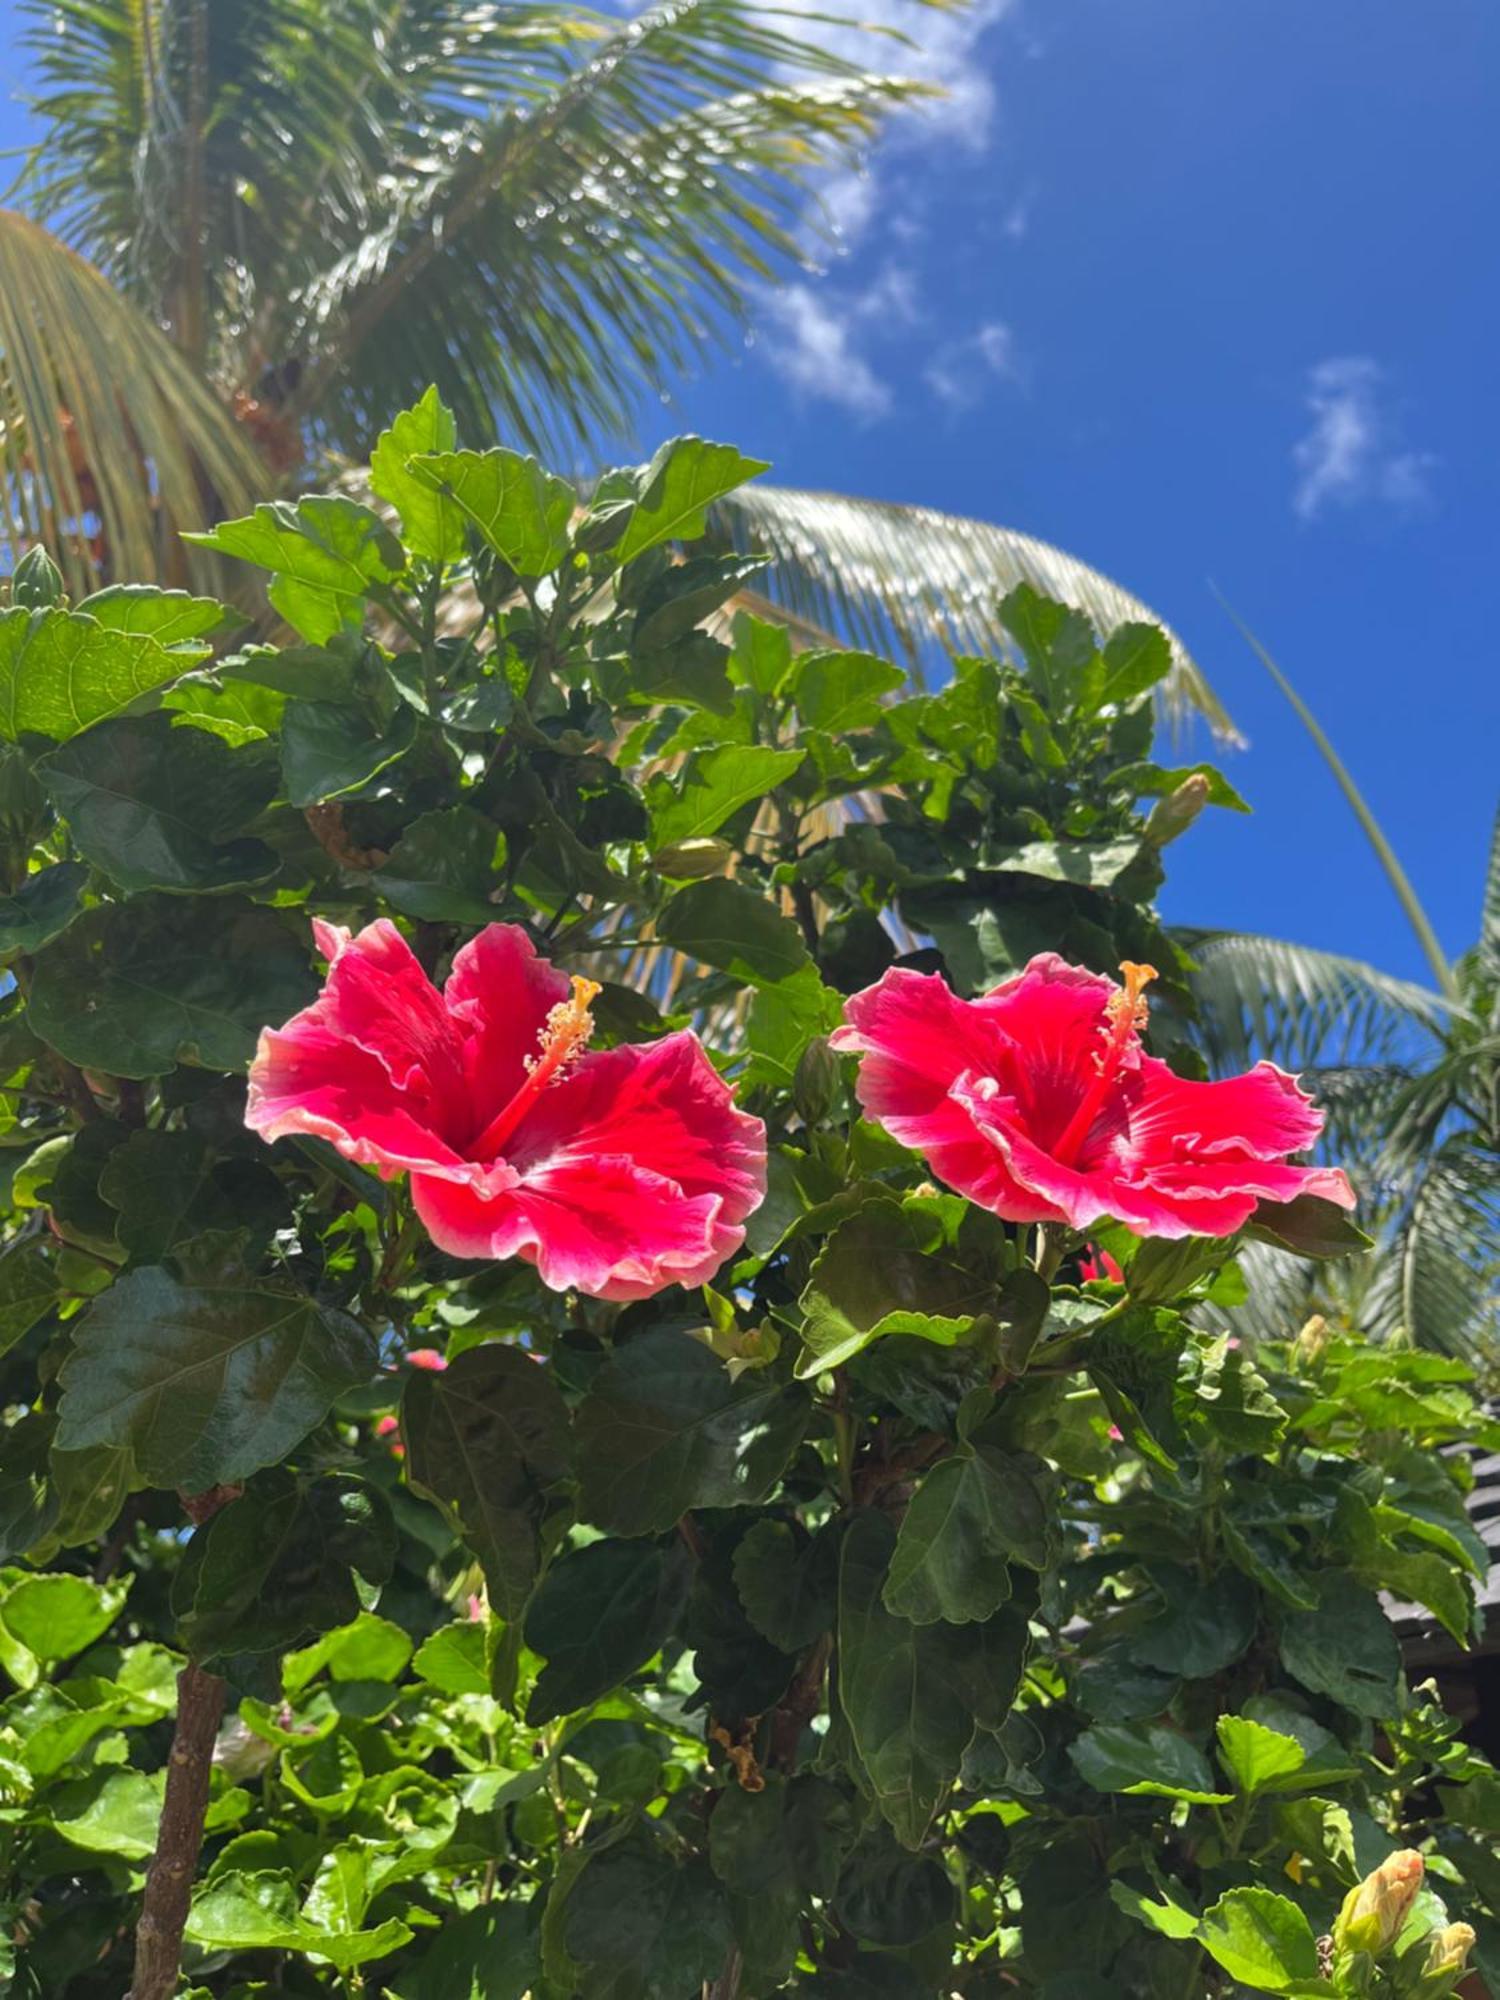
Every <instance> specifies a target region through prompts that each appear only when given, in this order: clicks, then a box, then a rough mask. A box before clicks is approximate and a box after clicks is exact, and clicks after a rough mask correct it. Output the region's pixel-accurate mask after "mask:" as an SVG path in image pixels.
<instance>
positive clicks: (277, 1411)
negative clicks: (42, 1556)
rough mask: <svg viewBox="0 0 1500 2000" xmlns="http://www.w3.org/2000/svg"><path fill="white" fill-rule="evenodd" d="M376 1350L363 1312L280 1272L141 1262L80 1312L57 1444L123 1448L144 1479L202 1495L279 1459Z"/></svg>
mask: <svg viewBox="0 0 1500 2000" xmlns="http://www.w3.org/2000/svg"><path fill="white" fill-rule="evenodd" d="M375 1360H376V1356H375V1348H374V1343H373V1341H372V1340H371V1338H370V1335H369V1334H368V1333H367V1332H366V1331H365V1329H364V1327H363V1326H361V1325H360V1323H359V1321H358V1320H355V1319H352V1318H350V1317H349V1315H348V1314H346V1313H340V1312H336V1311H334V1310H333V1309H332V1308H331V1307H328V1306H323V1305H320V1304H318V1302H317V1301H316V1300H314V1299H312V1298H309V1297H308V1295H307V1294H306V1293H305V1292H299V1291H297V1290H295V1289H294V1288H293V1287H292V1286H290V1285H287V1284H285V1283H283V1282H281V1281H280V1280H278V1279H273V1278H259V1277H254V1276H251V1275H250V1274H248V1273H246V1272H244V1271H237V1270H227V1271H224V1272H222V1273H214V1274H212V1275H205V1276H204V1277H202V1278H200V1279H198V1280H197V1281H196V1282H184V1281H183V1280H181V1279H179V1278H177V1277H174V1276H173V1274H172V1273H171V1272H170V1271H168V1270H166V1269H165V1268H163V1267H161V1266H154V1265H153V1266H148V1267H147V1268H146V1269H144V1270H139V1271H130V1272H127V1273H126V1275H125V1276H124V1277H123V1278H119V1279H117V1280H116V1281H115V1283H114V1284H113V1285H112V1286H111V1287H110V1289H109V1290H108V1291H107V1292H105V1293H104V1294H102V1296H101V1297H99V1298H97V1299H95V1301H94V1302H93V1304H92V1305H91V1306H90V1307H89V1309H88V1312H87V1313H86V1314H85V1316H84V1318H83V1320H82V1321H81V1323H80V1325H79V1327H78V1330H77V1332H76V1334H75V1335H74V1341H73V1348H72V1351H71V1353H70V1354H69V1356H68V1359H67V1361H66V1362H65V1363H64V1365H63V1370H62V1382H63V1396H62V1401H61V1403H60V1404H59V1407H58V1427H57V1442H58V1445H59V1447H60V1448H61V1449H63V1450H64V1451H83V1450H86V1449H87V1448H88V1447H89V1446H90V1445H122V1446H126V1447H128V1448H129V1450H130V1452H131V1455H132V1456H133V1458H134V1460H135V1463H136V1465H137V1467H138V1468H139V1471H140V1473H141V1477H142V1478H143V1479H145V1480H147V1481H148V1482H149V1483H150V1484H152V1485H153V1486H168V1487H170V1486H182V1487H185V1488H186V1489H187V1490H188V1492H190V1493H201V1492H204V1491H205V1490H206V1489H207V1488H208V1487H210V1486H216V1485H227V1484H229V1483H230V1482H232V1481H235V1480H240V1479H244V1478H246V1477H248V1475H249V1474H250V1473H252V1472H254V1471H256V1470H257V1469H258V1468H259V1467H261V1466H264V1465H273V1464H275V1463H276V1462H277V1460H279V1459H281V1458H283V1457H284V1456H285V1455H286V1453H287V1452H289V1451H290V1450H291V1449H292V1447H293V1446H294V1445H296V1444H298V1443H300V1442H301V1440H302V1439H303V1438H304V1437H306V1435H307V1433H308V1432H309V1431H310V1430H311V1429H312V1427H313V1425H314V1424H316V1423H319V1422H320V1421H321V1420H322V1418H323V1417H324V1416H325V1415H326V1414H327V1412H328V1410H329V1409H330V1408H331V1407H332V1405H333V1402H334V1399H335V1398H336V1397H337V1396H340V1395H342V1394H343V1393H344V1392H345V1391H346V1390H348V1389H352V1388H355V1387H357V1386H358V1385H359V1384H361V1383H363V1382H365V1381H367V1380H368V1379H369V1377H370V1376H371V1374H372V1373H373V1372H374V1368H375Z"/></svg>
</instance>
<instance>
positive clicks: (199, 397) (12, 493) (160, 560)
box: [0, 211, 267, 591]
mask: <svg viewBox="0 0 1500 2000" xmlns="http://www.w3.org/2000/svg"><path fill="white" fill-rule="evenodd" d="M0 481H3V488H4V507H5V512H4V520H3V522H0V561H4V560H5V558H7V557H8V559H9V560H8V563H7V565H6V566H10V565H13V564H14V562H15V561H16V559H17V558H18V557H19V555H20V554H21V553H23V552H24V550H25V549H26V548H27V547H29V546H30V545H31V544H32V543H34V542H44V543H45V544H46V546H47V547H48V549H49V550H51V551H52V553H53V554H54V555H55V556H56V558H57V559H58V561H59V563H60V564H61V565H62V568H63V571H64V573H65V575H66V576H67V578H68V580H69V584H70V587H72V588H73V589H75V590H79V591H81V590H84V589H87V588H89V587H92V586H93V585H94V584H96V583H98V582H99V581H101V580H107V579H108V578H109V577H112V576H128V577H131V578H133V579H152V578H162V577H173V576H176V575H177V574H178V572H179V569H180V568H185V569H186V570H187V571H188V572H190V573H192V572H195V571H196V570H197V569H199V568H200V567H201V565H199V564H198V560H197V559H196V558H188V557H186V556H185V555H184V552H183V551H182V550H181V548H180V546H179V544H178V543H177V539H176V531H177V530H179V529H182V528H194V527H205V526H207V525H208V524H209V521H210V519H211V518H212V516H211V511H210V510H211V508H212V506H213V505H214V504H218V505H219V506H220V507H222V508H223V510H224V511H226V512H228V513H239V512H242V511H244V510H245V509H246V508H247V507H249V506H251V505H253V504H254V502H255V501H256V500H257V499H260V498H263V497H264V493H265V489H266V484H267V479H266V473H265V470H264V468H263V467H262V466H261V464H260V462H259V461H258V460H257V458H256V457H255V455H254V453H253V452H252V451H251V449H250V447H249V445H248V444H247V443H246V441H245V439H244V437H243V435H242V433H241V431H240V429H239V427H238V425H236V423H235V422H234V420H233V418H232V417H231V415H230V413H229V412H228V411H227V410H226V409H225V408H224V406H223V405H222V404H221V403H220V402H219V401H218V399H217V398H216V397H215V396H214V394H213V393H212V391H211V390H209V389H208V388H207V387H206V386H205V384H204V383H203V382H202V381H201V380H200V379H199V378H198V376H196V375H195V374H194V373H193V371H192V369H191V368H189V367H188V366H187V364H186V363H185V362H184V361H183V360H182V358H181V357H180V356H179V355H178V354H177V353H176V352H175V351H174V349H173V348H172V346H171V344H170V343H169V342H168V341H167V339H166V338H165V336H164V335H163V334H162V333H160V332H159V331H158V330H157V328H156V327H154V326H152V325H151V323H150V322H149V320H147V319H146V318H145V316H144V315H143V314H142V313H141V312H139V311H138V310H137V308H136V307H135V306H133V305H132V304H131V303H130V302H129V301H128V300H126V299H123V298H121V297H120V295H119V294H118V293H117V292H115V291H114V290H113V289H112V288H111V287H110V285H109V284H108V283H107V282H106V281H105V279H104V278H103V277H102V276H101V275H100V274H99V272H97V271H96V270H94V269H93V267H92V266H91V265H89V264H86V263H85V262H84V261H83V259H82V258H81V257H79V256H77V255H75V253H74V252H73V251H72V250H70V249H68V248H67V246H66V245H64V244H62V243H60V242H59V241H58V239H57V238H56V237H54V236H52V235H50V234H49V233H48V231H46V230H45V229H43V228H41V227H40V226H39V225H38V224H36V223H34V222H30V221H28V220H26V219H25V218H23V217H21V216H17V215H14V214H12V213H10V212H9V211H0Z"/></svg>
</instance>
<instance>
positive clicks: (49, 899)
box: [0, 861, 89, 965]
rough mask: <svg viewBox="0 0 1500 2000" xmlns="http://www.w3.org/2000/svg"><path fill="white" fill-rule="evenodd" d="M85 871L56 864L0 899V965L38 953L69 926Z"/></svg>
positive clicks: (70, 863)
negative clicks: (21, 955)
mask: <svg viewBox="0 0 1500 2000" xmlns="http://www.w3.org/2000/svg"><path fill="white" fill-rule="evenodd" d="M88 877H89V871H88V870H87V868H85V867H84V866H83V865H82V863H81V862H77V861H56V862H53V863H52V864H51V866H50V867H46V868H39V869H37V871H36V873H35V874H34V875H28V876H27V878H26V880H25V881H24V882H22V883H21V884H20V886H19V887H18V888H16V889H14V890H12V891H11V892H10V893H9V894H7V895H0V965H9V964H10V963H11V961H12V960H13V959H15V958H16V957H18V956H19V955H20V954H21V953H22V952H25V953H28V954H29V953H32V952H38V951H40V950H41V949H42V947H43V945H48V944H51V942H52V940H53V939H54V938H55V937H61V935H62V933H63V932H64V931H65V930H66V929H67V928H68V925H69V924H70V923H72V921H73V919H74V917H76V916H77V914H78V903H79V897H80V896H81V895H82V893H83V888H84V884H85V883H86V882H87V881H88Z"/></svg>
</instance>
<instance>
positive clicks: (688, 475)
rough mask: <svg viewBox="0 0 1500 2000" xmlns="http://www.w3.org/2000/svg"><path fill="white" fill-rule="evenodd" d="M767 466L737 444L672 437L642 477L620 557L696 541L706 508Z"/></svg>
mask: <svg viewBox="0 0 1500 2000" xmlns="http://www.w3.org/2000/svg"><path fill="white" fill-rule="evenodd" d="M766 469H767V468H766V465H765V463H764V461H763V460H760V459H755V458H742V457H741V456H740V454H739V453H738V452H737V451H736V450H735V449H734V447H733V446H732V445H727V444H710V443H708V442H707V441H706V440H705V439H703V438H699V437H680V438H673V439H671V440H670V441H669V442H668V443H666V444H664V445H663V446H662V447H661V449H660V451H658V452H657V454H656V456H655V458H653V459H652V461H651V463H650V464H649V465H648V466H647V467H646V468H645V470H644V472H643V473H642V474H641V475H640V489H639V491H640V497H639V499H638V500H637V501H636V504H635V506H634V507H633V508H632V509H631V510H630V513H629V515H628V517H627V519H626V526H625V532H624V533H623V534H622V535H621V537H620V539H619V540H618V541H617V542H616V543H615V545H614V548H613V550H612V551H611V553H612V554H613V556H614V558H615V560H616V561H617V562H620V563H628V562H633V561H634V560H635V558H636V557H637V556H638V555H642V554H644V552H645V551H646V550H647V549H652V548H655V547H656V546H657V544H658V543H659V542H669V541H684V542H691V541H696V540H697V538H698V537H699V536H700V535H701V534H702V533H703V529H704V514H705V510H706V509H707V508H708V507H709V506H711V505H712V503H713V502H714V501H715V500H719V499H722V498H723V496H724V495H725V494H726V493H732V492H733V491H734V490H735V488H736V487H737V486H743V485H744V484H745V481H746V480H747V479H753V478H754V477H755V475H756V474H757V473H758V472H764V471H766Z"/></svg>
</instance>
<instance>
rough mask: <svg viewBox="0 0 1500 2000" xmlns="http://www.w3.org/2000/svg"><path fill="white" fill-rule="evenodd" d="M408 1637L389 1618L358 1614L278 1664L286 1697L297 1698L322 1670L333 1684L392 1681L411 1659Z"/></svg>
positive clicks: (368, 1613) (364, 1613)
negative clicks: (288, 1695) (341, 1682)
mask: <svg viewBox="0 0 1500 2000" xmlns="http://www.w3.org/2000/svg"><path fill="white" fill-rule="evenodd" d="M411 1654H412V1643H411V1639H410V1637H409V1636H408V1635H407V1634H406V1633H405V1632H403V1631H402V1629H401V1627H400V1626H399V1625H395V1624H393V1623H392V1622H391V1620H390V1619H389V1618H378V1617H377V1616H376V1615H375V1613H374V1612H373V1611H361V1612H360V1614H359V1616H358V1617H357V1618H355V1619H354V1620H352V1622H351V1623H349V1624H348V1625H338V1626H335V1627H334V1629H333V1630H332V1631H331V1632H325V1633H324V1634H323V1636H322V1637H321V1638H320V1639H316V1640H315V1641H314V1642H313V1644H312V1645H310V1646H304V1647H303V1648H302V1649H301V1650H300V1651H299V1652H295V1653H289V1654H288V1655H287V1657H286V1658H285V1659H284V1660H283V1661H282V1664H281V1682H282V1686H283V1687H284V1688H285V1689H286V1691H287V1693H288V1694H291V1695H295V1694H300V1693H301V1692H302V1690H303V1688H305V1687H306V1686H307V1685H308V1684H309V1683H310V1682H311V1681H313V1680H315V1679H316V1678H317V1676H318V1675H319V1674H320V1673H322V1672H323V1670H324V1669H325V1668H326V1669H327V1670H328V1675H329V1678H330V1679H331V1680H334V1681H344V1682H348V1681H395V1680H399V1679H400V1676H401V1670H402V1668H403V1667H405V1665H406V1663H407V1661H408V1660H409V1659H410V1658H411Z"/></svg>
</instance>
